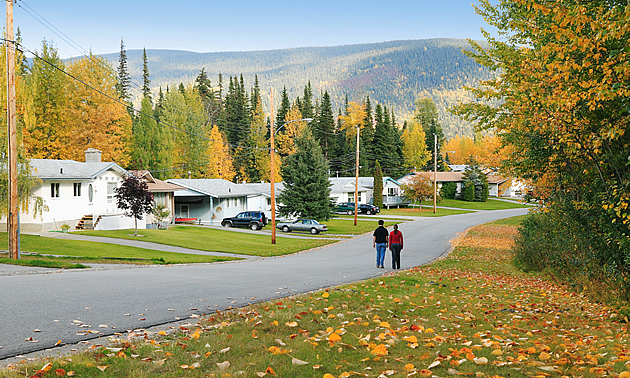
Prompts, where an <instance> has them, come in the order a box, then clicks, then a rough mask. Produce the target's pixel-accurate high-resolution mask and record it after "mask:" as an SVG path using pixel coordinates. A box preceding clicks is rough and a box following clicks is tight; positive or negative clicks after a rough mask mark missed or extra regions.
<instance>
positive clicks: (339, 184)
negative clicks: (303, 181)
mask: <svg viewBox="0 0 630 378" xmlns="http://www.w3.org/2000/svg"><path fill="white" fill-rule="evenodd" d="M329 180H330V183H331V184H332V186H331V187H330V191H331V192H332V193H339V192H341V193H343V192H346V191H347V190H344V186H346V185H348V184H352V186H353V187H354V183H355V181H356V179H355V178H354V177H331V178H329ZM369 189H370V188H368V187H366V186H364V185H363V182H362V181H361V177H359V191H360V192H361V191H362V192H365V191H367V190H369Z"/></svg>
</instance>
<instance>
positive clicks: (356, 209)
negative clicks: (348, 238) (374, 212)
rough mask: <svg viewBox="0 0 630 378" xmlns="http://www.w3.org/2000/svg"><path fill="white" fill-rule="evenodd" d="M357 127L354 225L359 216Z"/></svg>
mask: <svg viewBox="0 0 630 378" xmlns="http://www.w3.org/2000/svg"><path fill="white" fill-rule="evenodd" d="M360 130H361V129H360V128H359V125H357V169H356V174H355V183H354V225H355V226H356V225H357V216H358V214H359V131H360Z"/></svg>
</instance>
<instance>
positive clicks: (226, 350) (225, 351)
mask: <svg viewBox="0 0 630 378" xmlns="http://www.w3.org/2000/svg"><path fill="white" fill-rule="evenodd" d="M229 350H230V347H227V348H223V349H221V350H220V351H219V353H227V352H228V351H229Z"/></svg>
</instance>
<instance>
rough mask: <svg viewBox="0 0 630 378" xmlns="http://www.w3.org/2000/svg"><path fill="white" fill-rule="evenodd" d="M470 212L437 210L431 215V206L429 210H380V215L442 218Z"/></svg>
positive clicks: (424, 208)
mask: <svg viewBox="0 0 630 378" xmlns="http://www.w3.org/2000/svg"><path fill="white" fill-rule="evenodd" d="M471 212H472V211H470V210H455V209H440V208H437V209H436V212H435V213H433V206H431V208H427V207H424V206H423V207H422V209H419V208H414V209H413V210H412V209H411V208H403V209H381V214H383V215H394V216H401V215H404V216H410V217H444V216H447V215H457V214H466V213H471Z"/></svg>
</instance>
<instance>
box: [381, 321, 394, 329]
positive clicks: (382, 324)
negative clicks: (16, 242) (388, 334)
mask: <svg viewBox="0 0 630 378" xmlns="http://www.w3.org/2000/svg"><path fill="white" fill-rule="evenodd" d="M379 326H381V327H383V328H391V327H390V325H389V323H387V322H381V324H379Z"/></svg>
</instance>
